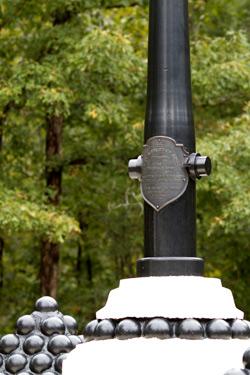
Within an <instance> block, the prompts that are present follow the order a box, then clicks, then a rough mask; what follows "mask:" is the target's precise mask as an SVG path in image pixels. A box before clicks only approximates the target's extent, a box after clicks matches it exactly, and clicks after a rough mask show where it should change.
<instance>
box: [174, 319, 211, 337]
mask: <svg viewBox="0 0 250 375" xmlns="http://www.w3.org/2000/svg"><path fill="white" fill-rule="evenodd" d="M176 336H177V337H179V338H180V339H186V340H200V339H202V338H204V329H203V327H202V324H201V323H200V322H199V321H198V320H196V319H185V320H183V321H182V322H180V323H179V324H178V326H177V328H176Z"/></svg>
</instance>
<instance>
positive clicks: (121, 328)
mask: <svg viewBox="0 0 250 375" xmlns="http://www.w3.org/2000/svg"><path fill="white" fill-rule="evenodd" d="M116 336H117V338H118V339H120V340H127V339H132V338H136V337H140V336H141V325H140V323H139V322H137V321H136V320H132V319H124V320H122V321H120V323H118V324H117V327H116Z"/></svg>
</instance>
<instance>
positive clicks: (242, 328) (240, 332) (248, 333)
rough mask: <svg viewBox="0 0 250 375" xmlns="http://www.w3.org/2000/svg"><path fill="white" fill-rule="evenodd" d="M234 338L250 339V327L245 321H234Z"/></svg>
mask: <svg viewBox="0 0 250 375" xmlns="http://www.w3.org/2000/svg"><path fill="white" fill-rule="evenodd" d="M232 336H233V338H234V339H248V338H250V327H249V325H248V323H247V322H245V321H244V320H239V319H237V320H234V321H233V323H232Z"/></svg>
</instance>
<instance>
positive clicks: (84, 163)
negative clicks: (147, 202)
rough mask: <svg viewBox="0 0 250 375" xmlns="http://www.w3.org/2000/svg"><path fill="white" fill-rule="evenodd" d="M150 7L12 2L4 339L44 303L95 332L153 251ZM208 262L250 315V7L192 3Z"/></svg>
mask: <svg viewBox="0 0 250 375" xmlns="http://www.w3.org/2000/svg"><path fill="white" fill-rule="evenodd" d="M147 32H148V4H147V1H143V0H138V1H133V0H131V1H129V0H120V1H119V0H117V1H116V0H108V1H105V0H49V1H48V0H40V1H37V0H1V1H0V56H1V60H0V165H1V180H0V297H1V304H0V332H1V333H4V332H9V331H10V330H12V329H13V324H14V323H13V322H14V321H15V320H16V318H17V317H18V316H20V315H21V314H24V313H29V312H30V311H31V310H32V308H33V304H34V302H35V300H36V299H37V298H38V297H39V296H40V295H44V294H50V295H52V296H57V299H58V301H59V303H60V306H61V309H62V310H63V311H64V312H67V313H69V314H72V315H73V316H74V317H76V318H77V319H78V321H79V323H80V324H81V326H82V325H83V324H84V323H85V322H87V321H88V320H90V319H92V318H93V316H94V313H95V311H96V310H97V309H98V308H100V307H101V306H102V305H103V304H104V302H105V299H106V297H107V294H108V291H109V290H110V289H111V288H114V287H116V286H117V285H118V280H119V279H120V278H124V277H133V276H134V275H135V262H136V259H137V258H138V257H141V256H142V252H143V202H142V198H141V196H140V192H139V186H138V185H137V184H136V183H135V182H133V181H130V180H129V178H128V176H127V161H128V160H129V159H130V158H132V157H135V156H137V155H138V154H139V153H140V152H141V149H142V144H143V119H144V111H145V97H146V71H147ZM190 32H191V53H192V81H193V104H194V114H195V123H196V132H197V140H198V145H197V148H198V149H199V150H202V153H204V154H208V155H211V157H212V159H213V163H214V171H213V175H212V176H211V177H210V178H209V179H204V180H201V181H200V182H199V184H198V197H197V205H198V207H197V225H198V254H199V256H202V257H204V258H205V260H206V275H208V276H211V277H219V278H221V279H222V281H223V284H224V285H225V286H226V287H229V288H231V289H232V290H233V292H234V295H235V297H236V302H237V305H238V307H239V308H241V309H243V310H244V311H245V312H246V317H248V319H250V293H249V286H250V251H249V233H250V230H249V228H250V208H249V198H250V197H249V195H250V194H249V188H248V184H249V178H250V172H249V170H250V168H249V166H250V160H249V148H250V137H249V125H250V39H249V38H250V0H230V1H228V0H191V1H190Z"/></svg>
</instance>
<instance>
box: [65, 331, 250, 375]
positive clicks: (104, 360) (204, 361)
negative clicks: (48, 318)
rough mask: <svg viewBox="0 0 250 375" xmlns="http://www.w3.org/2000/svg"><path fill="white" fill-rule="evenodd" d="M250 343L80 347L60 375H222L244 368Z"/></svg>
mask: <svg viewBox="0 0 250 375" xmlns="http://www.w3.org/2000/svg"><path fill="white" fill-rule="evenodd" d="M249 346H250V340H236V339H231V340H211V339H205V340H197V341H196V340H195V341H192V340H181V339H169V340H159V339H145V338H138V339H131V340H125V341H122V340H116V339H114V340H107V341H93V342H89V343H85V344H80V345H78V346H77V348H76V349H75V350H73V351H72V352H71V353H70V354H69V356H68V358H67V359H66V360H65V361H64V363H63V375H83V374H88V375H117V374H119V375H128V374H130V375H136V374H138V375H141V374H143V375H154V374H156V375H166V374H170V375H183V374H185V375H224V374H225V372H226V371H228V370H229V369H231V368H236V369H240V368H243V364H242V356H243V353H244V352H245V350H246V349H247V348H248V347H249Z"/></svg>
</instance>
